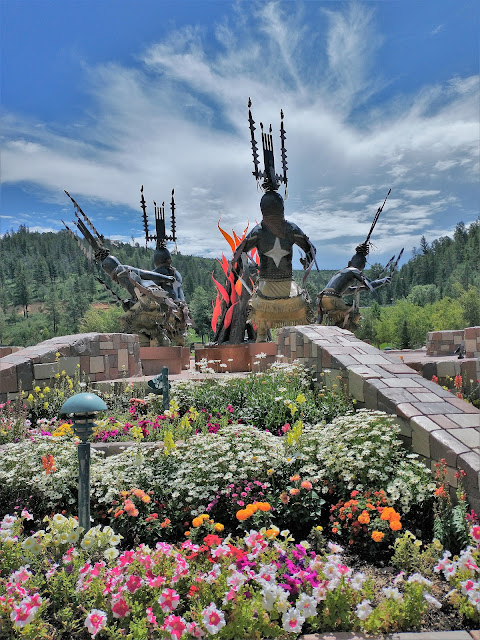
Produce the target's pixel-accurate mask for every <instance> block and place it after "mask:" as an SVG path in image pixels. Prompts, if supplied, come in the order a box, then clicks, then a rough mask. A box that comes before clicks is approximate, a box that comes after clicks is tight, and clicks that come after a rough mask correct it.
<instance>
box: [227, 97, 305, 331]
mask: <svg viewBox="0 0 480 640" xmlns="http://www.w3.org/2000/svg"><path fill="white" fill-rule="evenodd" d="M248 106H249V112H248V117H249V123H250V133H251V142H252V151H253V163H254V171H253V175H254V176H255V178H256V180H257V182H258V181H260V180H263V182H262V185H261V186H262V189H263V190H264V191H265V193H264V195H263V196H262V199H261V200H260V209H261V212H262V222H261V223H260V224H258V225H257V226H256V227H254V228H253V229H252V231H251V232H250V233H249V234H248V235H247V236H246V238H245V239H244V240H243V241H242V243H241V244H240V245H239V246H238V248H237V249H236V251H235V253H234V256H233V259H232V268H233V271H234V273H236V274H238V275H239V276H240V277H241V273H243V271H244V266H243V264H242V261H241V256H242V254H246V253H247V252H249V251H251V249H253V248H256V249H257V251H258V254H259V256H260V268H259V274H258V283H257V286H256V288H255V291H254V293H253V295H252V297H251V299H250V314H249V322H250V323H252V325H253V326H255V327H256V330H257V342H264V341H265V340H267V336H268V333H269V329H270V328H273V327H280V326H288V325H295V324H307V323H308V316H309V298H308V294H307V292H306V291H305V290H303V289H301V288H300V287H299V286H298V285H297V284H296V283H295V282H294V280H293V273H292V250H293V246H294V245H295V244H296V245H298V246H299V247H300V248H301V249H302V250H303V251H304V252H305V258H304V259H303V261H302V262H303V265H304V268H305V269H306V273H305V277H306V276H307V275H308V273H309V271H310V269H311V267H312V264H314V263H315V247H314V246H313V244H312V243H311V242H310V240H309V239H308V237H307V235H306V234H305V233H304V232H303V231H302V230H301V229H300V228H299V227H298V226H297V225H296V224H294V223H292V222H289V221H288V220H285V217H284V202H283V198H282V196H281V195H280V194H279V193H277V191H278V189H279V188H280V184H281V183H283V184H284V185H285V192H286V190H287V189H286V188H287V162H286V156H287V153H286V150H285V129H284V127H283V111H282V112H280V118H281V126H280V139H281V156H282V169H283V174H282V175H281V176H280V175H278V174H276V173H275V164H274V155H273V140H272V127H271V126H270V129H269V131H268V133H266V132H265V131H264V130H263V125H262V124H261V123H260V127H261V130H262V147H263V158H264V166H265V170H264V171H260V170H259V161H258V153H257V143H256V141H255V137H254V131H255V127H254V124H255V123H254V120H253V118H252V112H251V110H250V107H251V101H250V100H249V104H248ZM305 277H304V281H305Z"/></svg>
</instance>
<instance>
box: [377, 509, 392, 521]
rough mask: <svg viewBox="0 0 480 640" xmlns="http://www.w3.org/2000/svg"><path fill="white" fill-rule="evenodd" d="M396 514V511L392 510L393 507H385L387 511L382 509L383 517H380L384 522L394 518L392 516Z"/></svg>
mask: <svg viewBox="0 0 480 640" xmlns="http://www.w3.org/2000/svg"><path fill="white" fill-rule="evenodd" d="M394 513H395V509H392V507H385V509H382V515H381V516H380V518H381V519H382V520H387V521H388V520H390V519H391V518H392V515H393V514H394Z"/></svg>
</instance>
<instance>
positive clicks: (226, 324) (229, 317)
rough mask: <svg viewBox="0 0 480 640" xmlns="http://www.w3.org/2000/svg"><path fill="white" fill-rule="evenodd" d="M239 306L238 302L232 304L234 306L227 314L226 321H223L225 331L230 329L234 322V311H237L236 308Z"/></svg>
mask: <svg viewBox="0 0 480 640" xmlns="http://www.w3.org/2000/svg"><path fill="white" fill-rule="evenodd" d="M237 304H238V302H236V303H235V304H232V306H231V307H229V309H228V311H227V313H226V314H225V320H224V321H223V326H224V327H225V329H228V327H229V326H230V323H231V322H232V315H233V310H234V309H235V306H236V305H237Z"/></svg>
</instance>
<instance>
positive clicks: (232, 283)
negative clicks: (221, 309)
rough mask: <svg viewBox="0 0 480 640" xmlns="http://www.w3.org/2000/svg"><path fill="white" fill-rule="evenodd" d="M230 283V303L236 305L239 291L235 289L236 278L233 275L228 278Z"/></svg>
mask: <svg viewBox="0 0 480 640" xmlns="http://www.w3.org/2000/svg"><path fill="white" fill-rule="evenodd" d="M228 281H229V282H230V292H231V293H230V302H231V304H235V302H236V301H237V291H236V289H235V276H234V275H233V273H231V274H230V275H229V276H228Z"/></svg>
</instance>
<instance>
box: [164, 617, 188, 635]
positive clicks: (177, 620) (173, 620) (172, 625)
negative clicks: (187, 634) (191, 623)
mask: <svg viewBox="0 0 480 640" xmlns="http://www.w3.org/2000/svg"><path fill="white" fill-rule="evenodd" d="M186 628H187V623H186V621H185V620H184V619H183V618H181V617H180V616H174V615H171V616H167V617H166V618H165V621H164V623H163V625H162V629H163V630H164V631H168V633H169V634H170V635H171V636H172V638H176V639H177V640H180V638H181V636H182V634H183V632H184V631H185V629H186Z"/></svg>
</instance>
